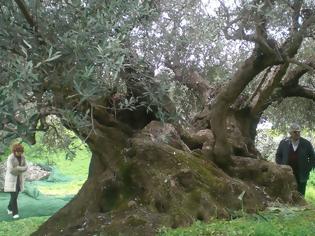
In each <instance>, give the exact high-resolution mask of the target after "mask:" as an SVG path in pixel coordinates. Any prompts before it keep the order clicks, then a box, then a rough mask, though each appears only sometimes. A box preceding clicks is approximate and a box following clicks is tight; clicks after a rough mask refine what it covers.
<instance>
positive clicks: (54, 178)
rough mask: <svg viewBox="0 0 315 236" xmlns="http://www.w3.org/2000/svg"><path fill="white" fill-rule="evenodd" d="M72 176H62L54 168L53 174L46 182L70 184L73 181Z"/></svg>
mask: <svg viewBox="0 0 315 236" xmlns="http://www.w3.org/2000/svg"><path fill="white" fill-rule="evenodd" d="M71 180H72V178H71V177H70V176H66V175H64V174H62V173H61V172H60V171H59V170H58V169H57V168H56V167H52V170H51V173H50V175H49V177H48V179H47V180H46V181H47V182H68V181H71Z"/></svg>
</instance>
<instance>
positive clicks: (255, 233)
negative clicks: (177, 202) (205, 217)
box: [158, 176, 315, 236]
mask: <svg viewBox="0 0 315 236" xmlns="http://www.w3.org/2000/svg"><path fill="white" fill-rule="evenodd" d="M312 178H314V177H313V176H312ZM306 200H307V202H308V203H309V205H308V206H307V207H299V208H298V207H286V206H283V205H282V206H280V205H279V206H277V207H271V208H269V209H267V210H266V211H264V212H259V213H257V214H251V215H244V217H241V218H238V219H235V220H231V221H226V220H216V219H214V220H213V221H212V222H211V223H210V224H205V223H202V222H196V223H195V224H193V225H192V226H190V227H187V228H178V229H167V228H163V229H161V230H160V231H159V233H158V235H159V236H194V235H196V236H200V235H209V236H210V235H211V236H243V235H247V236H314V235H315V220H314V219H315V187H314V186H313V185H308V186H307V191H306Z"/></svg>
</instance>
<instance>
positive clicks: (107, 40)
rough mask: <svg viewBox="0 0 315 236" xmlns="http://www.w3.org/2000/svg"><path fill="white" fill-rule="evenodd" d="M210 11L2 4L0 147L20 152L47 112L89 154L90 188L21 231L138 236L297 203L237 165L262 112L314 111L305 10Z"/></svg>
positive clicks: (264, 175) (244, 7)
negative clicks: (297, 105) (294, 100)
mask: <svg viewBox="0 0 315 236" xmlns="http://www.w3.org/2000/svg"><path fill="white" fill-rule="evenodd" d="M209 4H210V3H209ZM217 4H218V7H217V8H216V9H215V10H213V9H210V8H209V6H210V5H208V2H206V1H189V0H176V1H171V2H169V1H149V0H148V1H125V0H124V1H120V0H118V1H98V0H93V1H83V0H72V1H70V0H69V1H62V2H59V1H36V0H34V1H23V0H15V1H3V3H2V4H1V7H0V10H1V18H0V24H1V27H0V35H1V38H0V47H1V51H0V61H1V80H0V96H1V100H0V109H1V113H0V120H1V137H2V138H3V141H4V142H3V143H6V142H8V141H9V140H11V139H13V138H16V137H22V138H24V140H26V141H28V142H29V143H34V142H35V132H36V131H38V130H43V131H47V130H48V128H49V126H50V124H49V123H48V122H47V117H48V116H50V115H55V116H57V117H59V119H60V120H61V122H62V124H63V125H64V126H65V127H66V128H68V129H70V130H72V131H74V132H75V133H76V134H77V135H78V136H79V137H80V138H81V139H82V140H84V141H85V142H86V143H87V145H88V146H89V148H90V150H91V152H92V160H91V167H90V176H91V177H90V178H89V179H88V180H87V182H86V183H85V184H84V186H83V187H82V189H81V191H80V192H79V193H78V195H77V196H76V197H75V198H74V199H73V200H72V201H71V202H70V203H69V204H68V205H67V206H66V207H65V208H63V209H62V210H60V211H59V212H58V213H57V214H56V215H54V216H53V217H52V218H51V219H49V220H48V221H47V222H46V223H45V224H44V225H43V226H42V227H41V228H40V229H39V231H38V232H36V233H35V234H38V235H43V234H47V235H50V234H51V235H56V234H64V235H67V234H72V235H73V234H77V235H80V234H82V235H86V234H88V233H95V232H106V233H108V234H111V233H112V234H115V233H117V232H122V233H128V232H131V231H132V232H133V233H135V234H136V233H137V232H139V234H140V233H142V234H146V235H150V234H153V233H154V230H155V229H156V228H158V227H159V226H160V225H167V226H172V227H177V226H180V225H187V224H190V223H191V222H192V221H193V220H194V219H199V220H208V219H210V217H211V216H214V215H215V216H218V217H227V216H228V215H229V212H230V210H231V209H232V210H233V209H240V208H243V209H244V210H248V211H250V210H256V209H263V208H264V207H265V206H266V205H267V204H268V201H272V199H276V198H278V199H281V200H282V201H284V202H293V203H296V202H297V201H298V200H299V199H298V198H297V197H296V196H295V192H294V191H292V189H294V184H293V179H294V178H293V176H292V174H291V175H290V174H288V173H286V172H290V169H287V168H285V167H284V168H280V167H277V166H275V165H273V164H272V163H267V162H264V161H260V160H256V159H253V158H248V157H257V156H259V153H258V152H257V150H256V148H255V146H254V140H255V136H256V127H257V124H258V122H259V120H260V118H261V117H262V115H263V114H264V111H265V110H266V109H267V108H268V107H269V106H270V105H274V104H276V103H279V102H281V101H284V99H286V98H288V97H304V98H306V99H309V100H314V89H313V86H312V80H313V77H312V76H313V72H314V69H313V66H314V64H313V53H312V52H311V51H309V50H308V48H309V47H311V46H313V45H314V42H313V35H314V23H315V15H314V3H313V2H312V1H299V0H296V1H284V0H283V1H267V0H265V1H263V0H255V1H235V4H233V5H230V4H229V2H224V1H218V2H217ZM310 45H311V46H310ZM305 104H306V103H305ZM311 106H313V104H312V105H311ZM266 116H268V113H265V115H264V117H263V118H265V117H266ZM192 117H194V118H192ZM161 121H162V123H161ZM236 156H243V158H240V157H236ZM257 170H260V171H257ZM288 175H289V176H290V177H287V176H288ZM271 176H273V177H274V176H276V178H275V180H273V179H272V178H271ZM284 177H285V178H284ZM291 177H292V178H291ZM284 183H286V184H284ZM280 186H281V188H280ZM283 186H285V187H283ZM264 189H265V190H264Z"/></svg>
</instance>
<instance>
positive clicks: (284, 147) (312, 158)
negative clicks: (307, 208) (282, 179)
mask: <svg viewBox="0 0 315 236" xmlns="http://www.w3.org/2000/svg"><path fill="white" fill-rule="evenodd" d="M289 132H290V137H288V138H285V139H283V140H282V141H281V142H280V144H279V147H278V149H277V153H276V163H277V164H280V165H289V166H291V168H292V170H293V174H294V176H295V179H296V181H297V186H298V191H299V192H300V193H301V194H302V195H303V196H304V194H305V188H306V183H307V180H308V178H309V174H310V171H311V169H312V168H314V167H315V154H314V149H313V146H312V144H311V143H310V142H309V141H308V140H306V139H304V138H302V137H301V136H300V132H301V128H300V126H299V125H298V124H292V125H291V127H290V130H289Z"/></svg>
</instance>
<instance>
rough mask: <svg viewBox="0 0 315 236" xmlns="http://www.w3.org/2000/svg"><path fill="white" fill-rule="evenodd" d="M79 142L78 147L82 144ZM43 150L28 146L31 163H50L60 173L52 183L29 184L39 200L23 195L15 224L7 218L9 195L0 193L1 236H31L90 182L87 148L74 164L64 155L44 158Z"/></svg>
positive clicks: (78, 151)
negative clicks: (88, 180)
mask: <svg viewBox="0 0 315 236" xmlns="http://www.w3.org/2000/svg"><path fill="white" fill-rule="evenodd" d="M76 142H77V143H76V144H78V142H79V141H78V140H77V141H76ZM39 145H41V144H40V143H39ZM42 150H43V147H38V146H35V147H27V146H26V148H25V155H26V157H27V161H29V162H33V163H42V164H48V163H47V162H49V164H53V165H54V168H55V170H56V172H55V174H54V176H52V178H51V181H50V182H48V181H34V182H32V183H27V184H26V187H27V189H29V190H30V191H29V192H31V193H32V192H36V194H35V197H36V198H34V196H33V197H30V196H29V195H27V194H25V193H21V194H20V195H19V198H18V204H19V215H20V219H18V220H14V221H13V219H12V216H10V215H7V212H6V209H7V205H8V201H9V194H8V193H0V236H28V235H30V234H31V233H32V232H34V231H35V230H36V229H37V228H38V227H39V225H41V224H42V223H43V222H45V221H46V220H47V219H48V218H49V216H51V215H53V214H54V213H55V212H56V211H58V210H59V209H60V208H62V207H63V206H64V205H65V204H67V203H68V202H69V200H70V199H71V198H72V197H73V196H74V195H75V194H76V193H77V192H78V191H79V189H80V188H81V186H82V184H83V183H84V181H85V180H86V178H87V174H88V165H89V161H90V153H89V151H88V150H87V149H86V148H85V147H83V146H81V147H80V148H78V149H76V153H75V158H74V159H73V160H66V158H65V157H66V153H65V152H62V151H61V152H58V153H49V155H47V153H46V154H45V155H42V154H41V153H42ZM2 159H5V157H2ZM35 190H36V191H35ZM38 191H39V192H38ZM31 195H34V194H31Z"/></svg>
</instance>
